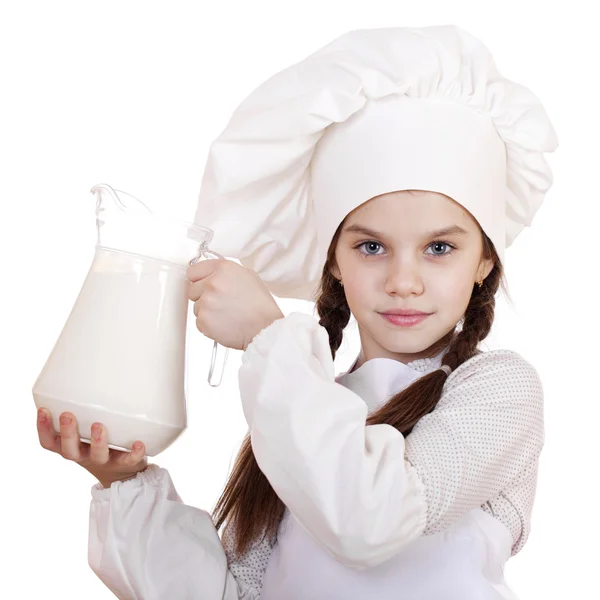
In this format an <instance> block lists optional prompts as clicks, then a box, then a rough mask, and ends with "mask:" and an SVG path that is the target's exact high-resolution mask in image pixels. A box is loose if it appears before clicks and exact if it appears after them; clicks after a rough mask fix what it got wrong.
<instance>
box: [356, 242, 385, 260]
mask: <svg viewBox="0 0 600 600" xmlns="http://www.w3.org/2000/svg"><path fill="white" fill-rule="evenodd" d="M366 245H369V246H379V247H380V248H381V244H380V243H378V242H373V241H369V242H363V243H362V244H359V245H358V246H355V248H362V246H366ZM361 254H363V255H365V253H364V252H361ZM366 256H376V254H371V253H370V252H367V253H366Z"/></svg>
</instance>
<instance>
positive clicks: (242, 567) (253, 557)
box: [221, 527, 273, 600]
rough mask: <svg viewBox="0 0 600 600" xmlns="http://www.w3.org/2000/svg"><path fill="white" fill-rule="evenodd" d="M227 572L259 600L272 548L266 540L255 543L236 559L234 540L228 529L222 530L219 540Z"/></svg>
mask: <svg viewBox="0 0 600 600" xmlns="http://www.w3.org/2000/svg"><path fill="white" fill-rule="evenodd" d="M221 542H222V544H223V548H224V549H225V554H226V556H227V563H228V565H229V570H230V571H231V573H232V574H233V576H234V577H235V578H236V580H237V581H239V582H243V583H244V585H245V586H247V587H248V588H250V589H252V590H254V593H255V594H256V600H258V598H260V593H261V591H262V586H263V578H264V575H265V571H266V570H267V564H268V563H269V558H270V557H271V553H272V552H273V546H272V545H271V543H270V542H269V540H268V539H267V538H265V539H264V540H262V541H260V540H259V541H256V542H255V543H254V544H253V545H252V546H250V548H249V549H248V551H247V552H246V554H244V556H241V557H239V558H238V557H236V556H235V553H234V551H233V550H234V539H233V535H232V534H231V531H230V529H229V528H228V527H225V529H224V530H223V536H222V539H221Z"/></svg>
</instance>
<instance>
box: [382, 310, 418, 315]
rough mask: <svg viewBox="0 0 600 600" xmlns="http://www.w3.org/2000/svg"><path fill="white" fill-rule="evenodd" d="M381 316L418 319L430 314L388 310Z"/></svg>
mask: <svg viewBox="0 0 600 600" xmlns="http://www.w3.org/2000/svg"><path fill="white" fill-rule="evenodd" d="M382 314H384V315H390V316H399V317H418V316H420V315H428V314H430V313H425V312H421V311H419V310H390V311H387V312H384V313H382Z"/></svg>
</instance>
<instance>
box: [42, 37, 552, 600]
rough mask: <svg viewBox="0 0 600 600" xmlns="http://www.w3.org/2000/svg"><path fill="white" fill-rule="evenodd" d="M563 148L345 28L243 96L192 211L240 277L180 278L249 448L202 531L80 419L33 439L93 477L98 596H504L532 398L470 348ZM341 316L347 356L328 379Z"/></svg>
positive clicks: (156, 480)
mask: <svg viewBox="0 0 600 600" xmlns="http://www.w3.org/2000/svg"><path fill="white" fill-rule="evenodd" d="M556 146H557V141H556V137H555V133H554V130H553V128H552V125H551V124H550V122H549V120H548V118H547V116H546V114H545V112H544V110H543V108H542V107H541V105H540V104H539V101H538V100H537V98H536V97H535V96H534V95H533V94H532V93H531V92H529V91H528V90H527V89H526V88H523V87H522V86H519V85H518V84H515V83H513V82H511V81H509V80H507V79H504V78H502V77H501V76H500V74H499V73H498V72H497V70H496V69H495V66H494V64H493V61H492V59H491V57H490V55H489V53H488V51H487V49H486V48H485V47H484V46H483V45H482V44H481V43H480V42H479V41H478V40H476V39H475V38H473V37H472V36H470V35H469V34H468V33H466V32H465V31H464V30H462V29H459V28H457V27H454V26H436V27H425V28H389V29H377V30H359V31H355V32H350V33H347V34H345V35H343V36H341V37H340V38H338V39H337V40H334V41H333V42H332V43H330V44H329V45H327V46H325V47H324V48H322V49H321V50H319V51H318V52H316V53H314V54H313V55H311V56H309V57H308V58H307V59H305V60H304V61H302V62H300V63H298V64H296V65H293V66H292V67H290V68H288V69H286V70H284V71H282V72H280V73H278V74H276V75H275V76H273V77H272V78H270V79H269V80H268V81H266V82H265V83H264V84H263V85H261V86H260V87H259V88H258V89H257V90H255V91H254V92H253V93H252V94H251V95H250V96H249V97H248V98H247V99H246V100H245V101H244V102H243V103H242V104H241V105H240V106H239V107H238V109H237V110H236V111H235V113H234V115H233V116H232V119H231V120H230V122H229V124H228V126H227V128H226V129H225V131H224V132H223V133H222V134H221V136H219V138H217V140H215V142H213V144H212V146H211V152H210V155H209V158H208V163H207V167H206V172H205V176H204V178H203V182H202V188H201V192H200V198H199V202H198V211H197V215H196V220H197V222H199V223H202V224H204V225H208V226H210V227H212V228H213V229H214V230H215V239H214V240H213V242H212V243H211V247H212V248H214V249H215V250H217V251H219V252H221V253H222V254H225V255H226V256H235V257H238V258H239V259H240V262H241V263H242V264H241V265H238V264H236V263H234V262H232V261H227V260H211V261H203V262H200V263H198V264H196V265H194V266H193V267H190V269H189V270H188V277H189V279H190V282H191V283H190V293H189V297H190V300H191V301H193V302H194V313H195V315H196V318H197V327H198V329H199V330H200V331H201V332H202V333H204V334H205V335H207V336H209V337H211V338H212V339H214V340H216V341H218V342H220V343H222V344H224V345H227V346H229V347H232V348H238V349H241V350H243V351H244V354H243V356H242V366H241V368H240V371H239V384H240V395H241V400H242V404H243V410H244V415H245V417H246V420H247V422H248V426H249V433H248V435H247V436H246V438H245V440H244V442H243V444H242V448H241V450H240V453H239V456H238V457H237V460H236V463H235V465H234V468H233V470H232V473H231V475H230V478H229V481H228V482H227V485H226V487H225V489H224V491H223V494H222V496H221V497H220V498H219V500H218V502H217V505H216V508H215V511H214V515H210V514H209V513H207V512H206V511H203V510H200V509H197V508H194V507H191V506H187V505H185V504H183V502H182V501H181V498H180V497H179V496H178V494H177V492H176V490H175V488H174V486H173V483H172V481H171V479H170V477H169V474H168V473H167V471H166V470H165V469H164V468H161V467H159V466H157V465H154V464H150V465H147V464H146V462H145V460H144V458H143V453H142V454H136V453H135V452H132V453H131V454H130V455H120V454H119V453H115V454H114V455H112V456H111V455H110V454H109V452H108V449H107V446H106V441H105V439H106V438H105V432H104V433H103V436H102V437H101V438H100V441H94V440H92V444H91V449H90V450H89V451H88V450H85V449H82V448H83V445H79V446H77V444H78V443H79V441H78V440H79V438H78V435H77V431H76V424H75V423H72V424H71V429H66V428H65V430H64V431H63V428H62V426H61V432H60V436H55V434H54V432H52V431H51V430H49V429H48V427H49V426H46V428H45V429H44V427H43V426H41V425H40V439H42V440H45V441H43V443H45V444H46V447H49V448H50V449H54V450H56V451H60V452H61V453H63V455H67V456H68V457H71V458H74V460H77V462H80V463H81V464H83V466H85V467H86V468H88V469H89V470H91V471H92V472H94V473H95V474H96V476H97V477H98V479H99V483H98V484H96V485H95V486H94V487H93V488H92V505H91V513H90V546H89V559H90V565H91V567H92V569H93V570H94V571H95V572H96V573H97V574H98V576H99V577H100V578H101V579H102V581H104V582H105V583H106V585H107V586H108V587H109V588H110V589H111V590H112V591H113V592H114V593H115V594H116V595H117V596H118V597H120V598H143V599H158V598H177V599H184V598H190V599H192V598H198V599H200V598H202V599H207V600H212V599H215V600H217V599H219V600H221V599H223V598H225V599H227V600H232V599H237V598H241V599H247V600H249V599H253V600H257V599H258V598H260V599H261V600H273V599H277V600H282V599H289V600H300V599H308V598H310V599H337V598H339V599H344V600H348V599H352V600H354V599H356V600H358V599H366V598H378V599H388V598H389V599H392V598H394V599H396V598H400V597H401V598H405V599H409V600H412V599H415V600H416V599H423V598H432V599H433V598H435V599H436V600H446V599H448V600H449V599H459V598H460V599H461V600H469V599H477V600H488V599H489V600H491V599H497V598H505V599H508V598H514V597H515V596H514V594H513V593H512V592H511V591H510V589H509V587H508V586H507V585H506V583H505V582H504V579H503V567H504V564H505V562H506V560H507V559H508V558H509V557H510V556H514V555H515V554H516V553H518V552H519V551H520V550H521V549H522V548H523V546H524V544H525V543H526V541H527V537H528V535H529V532H530V527H531V512H532V505H533V500H534V496H535V488H536V479H537V466H538V460H539V456H540V453H541V450H542V447H543V443H544V424H543V390H542V384H541V381H540V379H539V377H538V374H537V371H536V370H535V368H534V367H533V366H532V365H531V364H530V363H529V362H528V361H527V360H526V359H524V358H523V357H522V356H520V355H519V354H518V353H516V352H514V351H511V350H492V351H483V350H481V349H480V348H479V345H480V343H481V342H482V341H483V340H484V339H485V338H486V336H487V335H488V333H489V331H490V329H491V326H492V323H493V317H494V306H495V295H496V292H497V291H498V289H499V287H501V286H502V287H503V289H505V286H504V249H505V247H506V246H508V245H509V244H511V243H512V242H513V241H514V239H515V237H516V235H517V234H518V233H519V232H520V231H521V230H522V229H523V227H524V226H525V225H529V224H530V223H531V219H532V217H533V215H534V214H535V212H536V210H537V209H538V208H539V206H540V204H541V202H542V200H543V197H544V195H545V193H546V192H547V190H548V189H549V188H550V185H551V181H552V178H551V173H550V170H549V168H548V166H547V164H546V161H545V159H544V157H543V152H550V151H553V150H554V149H555V148H556ZM272 294H275V295H279V296H281V297H290V298H299V299H310V300H314V301H315V303H316V311H317V313H318V320H317V319H315V318H314V317H312V316H310V315H306V314H302V313H299V312H293V313H291V314H289V315H288V316H283V314H282V313H281V311H280V310H279V308H278V307H277V305H276V303H275V301H274V300H273V297H272ZM415 313H417V314H416V316H415ZM411 315H412V316H411ZM351 316H354V317H355V319H356V321H357V324H358V330H359V335H360V342H361V347H360V352H359V354H358V356H357V358H356V360H355V361H354V363H353V365H352V366H351V367H350V369H349V370H348V371H347V372H345V373H342V374H340V375H338V376H337V377H336V376H335V373H334V358H335V354H336V351H337V349H338V348H339V347H340V344H341V342H342V336H343V331H344V328H345V326H346V325H347V324H348V322H349V320H350V317H351ZM50 440H52V442H51V441H50ZM61 440H62V442H61ZM53 444H54V445H53ZM61 444H62V445H61ZM69 444H70V445H69ZM63 447H66V451H65V450H63ZM85 452H87V454H85ZM111 452H112V451H111ZM92 457H93V458H92ZM224 524H226V526H225V528H224V530H223V534H222V539H221V538H220V537H219V535H218V530H219V529H220V528H221V527H222V526H223V525H224Z"/></svg>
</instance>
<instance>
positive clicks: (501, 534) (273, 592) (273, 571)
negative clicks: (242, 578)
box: [261, 509, 517, 600]
mask: <svg viewBox="0 0 600 600" xmlns="http://www.w3.org/2000/svg"><path fill="white" fill-rule="evenodd" d="M511 544H512V537H511V534H510V532H509V531H508V529H507V528H506V527H505V526H504V525H503V524H502V523H501V522H500V521H498V520H497V519H495V518H494V517H492V516H490V515H489V514H487V513H486V512H484V511H483V510H481V509H474V510H472V511H471V512H470V513H467V514H466V515H465V516H464V517H463V518H462V519H461V520H460V521H458V522H457V523H455V524H454V525H453V526H452V527H450V528H449V529H447V530H445V531H443V532H440V533H436V534H433V535H429V536H424V537H421V538H419V539H418V540H416V541H415V542H413V543H412V544H410V545H409V546H407V547H406V548H405V549H404V550H402V551H401V552H400V553H399V554H398V555H396V556H394V557H393V558H391V559H390V560H388V561H386V562H384V563H382V564H380V565H377V566H376V567H372V568H368V569H364V570H356V569H352V568H349V567H345V566H344V565H342V564H341V563H339V562H337V561H336V560H335V559H334V558H333V557H331V556H330V555H329V554H328V553H327V552H326V551H325V550H324V549H323V548H321V547H320V546H319V545H318V544H317V543H316V542H314V541H313V540H312V538H311V537H310V536H309V535H308V534H307V533H306V531H304V529H303V528H302V526H301V525H300V524H299V523H298V522H297V521H296V519H294V518H293V517H292V516H291V514H290V512H289V511H288V510H286V513H285V516H284V519H283V520H282V522H281V526H280V529H279V533H278V540H277V543H276V544H275V546H274V548H273V553H272V555H271V557H270V560H269V563H268V565H267V569H266V572H265V575H264V579H263V588H262V593H261V600H338V599H339V600H517V596H515V594H514V593H513V592H512V591H511V590H510V588H509V587H508V586H507V585H506V583H505V582H504V577H503V569H504V564H505V562H506V560H507V559H508V558H509V557H510V552H511Z"/></svg>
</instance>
